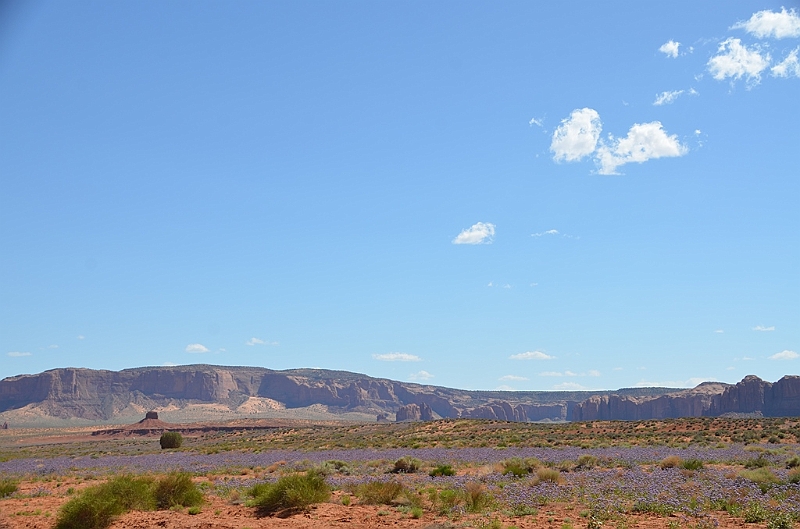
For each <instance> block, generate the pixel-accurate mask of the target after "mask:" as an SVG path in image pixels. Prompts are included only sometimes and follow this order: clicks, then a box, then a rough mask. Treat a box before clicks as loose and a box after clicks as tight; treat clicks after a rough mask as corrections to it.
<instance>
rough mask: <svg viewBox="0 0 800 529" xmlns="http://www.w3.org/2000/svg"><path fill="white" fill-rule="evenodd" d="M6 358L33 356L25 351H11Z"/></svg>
mask: <svg viewBox="0 0 800 529" xmlns="http://www.w3.org/2000/svg"><path fill="white" fill-rule="evenodd" d="M8 356H11V357H20V356H33V355H32V354H31V353H29V352H27V351H11V352H9V353H8Z"/></svg>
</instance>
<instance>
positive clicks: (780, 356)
mask: <svg viewBox="0 0 800 529" xmlns="http://www.w3.org/2000/svg"><path fill="white" fill-rule="evenodd" d="M798 356H800V355H798V354H797V353H796V352H794V351H789V350H788V349H787V350H786V351H781V352H780V353H775V354H774V355H772V356H770V357H769V359H770V360H794V359H795V358H797V357H798Z"/></svg>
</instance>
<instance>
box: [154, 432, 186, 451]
mask: <svg viewBox="0 0 800 529" xmlns="http://www.w3.org/2000/svg"><path fill="white" fill-rule="evenodd" d="M158 442H159V443H160V444H161V449H162V450H164V449H165V448H180V447H181V445H182V444H183V436H182V435H181V434H180V432H164V433H162V434H161V439H159V440H158Z"/></svg>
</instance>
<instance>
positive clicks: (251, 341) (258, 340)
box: [220, 337, 278, 351]
mask: <svg viewBox="0 0 800 529" xmlns="http://www.w3.org/2000/svg"><path fill="white" fill-rule="evenodd" d="M244 344H245V345H251V346H252V345H278V342H267V341H264V340H262V339H261V338H256V337H253V338H250V339H249V340H247V341H246V342H245V343H244ZM220 350H221V351H224V350H225V349H220Z"/></svg>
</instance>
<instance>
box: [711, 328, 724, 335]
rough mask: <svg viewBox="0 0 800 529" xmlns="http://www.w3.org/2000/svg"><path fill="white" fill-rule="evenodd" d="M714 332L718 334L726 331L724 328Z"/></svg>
mask: <svg viewBox="0 0 800 529" xmlns="http://www.w3.org/2000/svg"><path fill="white" fill-rule="evenodd" d="M714 332H715V333H717V334H724V333H725V331H723V330H722V329H717V330H716V331H714Z"/></svg>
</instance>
